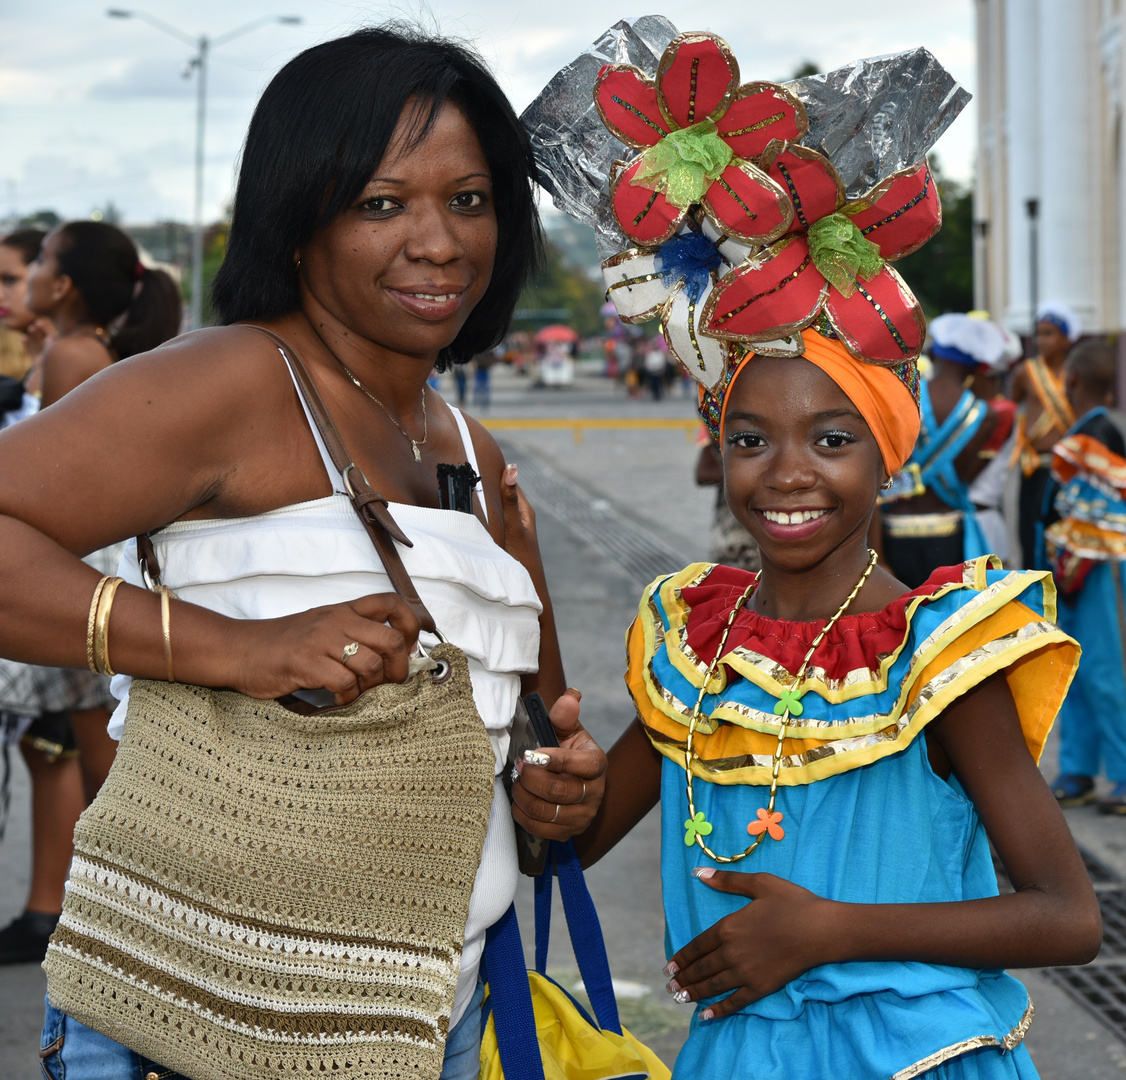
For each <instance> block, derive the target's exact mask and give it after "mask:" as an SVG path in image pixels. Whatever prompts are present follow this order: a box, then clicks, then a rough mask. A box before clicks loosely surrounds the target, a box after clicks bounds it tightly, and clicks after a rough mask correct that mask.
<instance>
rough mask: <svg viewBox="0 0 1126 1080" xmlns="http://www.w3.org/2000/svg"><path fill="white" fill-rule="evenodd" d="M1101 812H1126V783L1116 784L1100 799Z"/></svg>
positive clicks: (1099, 808) (1099, 807)
mask: <svg viewBox="0 0 1126 1080" xmlns="http://www.w3.org/2000/svg"><path fill="white" fill-rule="evenodd" d="M1098 810H1099V813H1100V814H1126V783H1119V784H1115V785H1114V787H1113V788H1111V790H1110V791H1109V792H1107V794H1105V795H1104V796H1103V797H1102V798H1101V799H1099V801H1098Z"/></svg>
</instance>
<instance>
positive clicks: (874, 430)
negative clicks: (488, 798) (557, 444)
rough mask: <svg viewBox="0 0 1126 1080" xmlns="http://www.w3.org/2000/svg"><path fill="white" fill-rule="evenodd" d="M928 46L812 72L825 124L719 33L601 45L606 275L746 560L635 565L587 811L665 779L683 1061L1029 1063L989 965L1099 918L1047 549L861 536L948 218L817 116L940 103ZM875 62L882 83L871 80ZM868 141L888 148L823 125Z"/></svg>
mask: <svg viewBox="0 0 1126 1080" xmlns="http://www.w3.org/2000/svg"><path fill="white" fill-rule="evenodd" d="M624 26H626V24H618V26H617V27H616V28H615V30H616V31H619V32H623V31H622V29H621V28H622V27H624ZM600 44H604V43H600ZM602 51H603V53H605V52H610V51H612V50H610V49H607V48H604V49H603V50H602ZM911 63H912V62H911V60H910V54H904V56H901V57H898V58H880V59H878V60H876V61H872V62H864V61H861V62H859V63H857V64H855V65H849V67H848V69H847V72H836V73H832V74H830V75H828V76H819V77H817V79H816V80H814V83H815V85H813V86H812V87H810V88H808V93H809V95H810V100H811V101H814V100H815V103H816V105H817V114H816V116H817V119H816V123H817V124H820V125H821V127H819V128H815V127H813V126H811V123H812V122H811V120H810V117H813V116H814V110H813V109H812V108H810V109H809V110H808V111H807V109H806V108H805V104H804V103H803V102H802V101H801V100H799V99H798V97H797V95H796V92H795V91H794V90H793V89H791V88H790V87H781V86H775V85H772V84H763V83H750V84H745V85H742V86H740V85H739V74H738V68H737V67H736V65H735V62H734V59H733V57H732V55H731V50H730V48H729V47H728V46H727V45H726V43H724V42H722V41H721V40H720V39H718V38H715V37H714V36H713V35H711V34H705V33H692V34H681V35H679V36H677V37H675V38H673V40H672V42H671V43H670V44H669V45H668V47H667V48H666V50H665V52H664V55H663V56H662V57H661V58H660V61H659V63H657V64H655V65H654V70H655V72H656V74H655V76H654V77H653V78H652V79H650V78H648V77H643V76H642V75H641V74H640V73H639V71H638V69H637V68H636V67H627V66H625V65H611V66H610V67H607V68H603V69H602V70H601V71H600V72H599V74H598V76H597V80H596V83H595V91H594V97H595V102H596V104H597V108H598V110H599V114H600V115H601V117H602V119H603V120H604V122H605V123H606V126H607V127H608V128H609V130H610V131H611V132H612V133H613V134H614V135H615V136H616V137H617V138H618V139H619V140H620V141H621V142H624V143H626V144H627V145H630V146H632V147H634V148H635V149H637V150H639V151H640V154H639V156H638V157H637V158H634V159H633V160H626V161H624V162H622V163H621V165H620V166H616V167H615V169H614V170H612V172H613V178H612V180H611V186H610V193H609V194H610V197H609V202H610V205H611V207H612V209H613V211H614V217H615V223H616V225H617V226H618V227H619V228H620V230H621V231H622V233H623V234H624V236H625V238H626V240H627V242H628V244H629V245H632V246H628V247H627V249H626V250H625V251H623V252H621V254H619V255H617V256H614V257H612V258H611V259H609V260H607V262H605V263H604V270H605V273H606V278H607V282H608V284H609V293H610V296H611V298H613V299H614V300H615V303H616V304H617V307H618V311H619V312H620V313H623V317H625V318H630V319H634V320H635V321H640V320H642V319H645V318H651V317H652V316H653V314H654V312H658V313H659V314H660V315H661V317H662V319H663V321H664V324H665V335H666V338H667V339H668V340H669V342H670V347H671V348H672V349H673V351H674V352H675V353H676V355H677V357H678V359H679V360H680V361H681V363H682V364H683V365H684V367H685V369H686V370H688V371H689V372H690V373H692V374H694V375H695V377H696V378H697V379H698V380H699V381H700V383H701V384H702V386H703V388H704V391H705V392H704V394H703V397H702V407H701V412H702V414H703V415H704V419H705V422H706V423H707V424H708V426H709V429H710V430H711V432H712V434H713V437H715V438H716V440H717V442H718V444H719V446H720V449H721V451H722V455H723V479H724V485H725V489H726V494H727V500H728V503H729V505H730V507H731V510H732V512H733V513H734V514H735V516H736V518H737V519H738V520H739V522H740V523H741V524H742V526H743V527H744V528H745V529H746V530H747V531H748V532H749V533H750V534H751V536H752V537H753V538H754V540H755V542H756V543H757V544H758V546H759V549H760V552H761V558H762V570H761V572H760V573H758V574H752V573H749V572H747V571H742V570H736V569H734V568H731V567H725V566H715V565H711V564H704V563H699V564H695V565H692V566H689V567H687V568H685V569H684V570H682V571H680V572H679V573H675V574H671V575H669V576H667V577H662V578H659V579H658V580H656V581H655V582H653V583H652V584H651V585H650V586H649V587H648V588H647V589H646V590H645V593H644V595H643V596H642V599H641V604H640V607H639V611H638V616H637V619H636V620H635V622H634V624H633V626H632V627H631V628H630V631H629V634H628V637H627V647H628V671H627V675H626V679H627V683H628V685H629V689H630V692H631V694H632V697H633V700H634V704H635V705H636V707H637V719H636V721H635V722H634V723H633V724H632V725H631V726H630V728H629V729H628V730H627V731H626V733H625V734H624V735H623V736H622V738H621V739H620V740H619V742H618V743H617V745H616V746H615V747H614V748H613V750H612V751H611V752H610V755H609V762H610V763H609V768H608V772H607V779H606V792H605V799H604V801H603V803H602V805H601V808H600V812H599V814H598V816H597V818H596V819H595V822H594V824H593V826H592V827H591V828H590V829H589V830H588V831H587V832H586V833H585V834H584V835H583V836H581V837H580V838H579V839H578V840H577V845H578V847H579V850H580V854H581V855H582V857H583V858H584V861H585V862H587V863H590V862H593V861H595V860H596V859H598V858H600V857H601V856H602V855H603V854H605V853H606V852H607V851H608V850H609V849H610V848H611V847H612V846H613V845H614V843H615V842H616V841H617V840H618V839H619V838H620V837H621V836H622V835H623V834H624V833H625V832H626V831H627V830H628V829H629V828H630V827H632V825H633V824H635V823H636V822H637V821H639V820H640V819H641V817H642V816H644V814H645V813H646V812H647V811H648V810H649V809H650V808H651V807H652V806H654V805H655V804H656V803H657V802H658V800H659V801H660V803H661V810H662V851H661V866H662V887H663V894H664V906H665V918H666V927H667V939H668V940H667V951H668V957H669V961H668V965H667V968H666V974H667V975H668V977H669V983H668V990H669V992H670V993H672V994H674V995H675V997H676V999H677V1000H678V1001H681V1002H684V1003H692V1004H693V1005H695V1007H696V1012H695V1015H694V1017H693V1020H692V1026H691V1030H690V1034H689V1037H688V1040H687V1042H686V1043H685V1045H684V1048H683V1050H682V1052H681V1054H680V1057H679V1058H678V1060H677V1063H676V1068H675V1072H674V1077H675V1078H683V1080H696V1078H700V1077H705V1076H706V1077H708V1078H710V1080H726V1078H728V1077H736V1076H737V1077H740V1078H754V1080H767V1078H769V1080H783V1078H784V1080H791V1078H794V1077H801V1078H807V1077H808V1078H812V1077H818V1078H820V1077H828V1076H834V1077H838V1076H839V1077H848V1078H857V1080H887V1078H889V1077H890V1078H896V1080H905V1078H908V1077H920V1076H927V1077H943V1078H954V1077H958V1078H983V1080H984V1078H990V1080H992V1078H1001V1077H1010V1078H1011V1077H1020V1078H1028V1077H1033V1076H1035V1075H1036V1073H1035V1070H1034V1068H1033V1066H1032V1063H1031V1061H1030V1059H1029V1057H1028V1054H1027V1052H1026V1051H1025V1050H1024V1049H1023V1047H1022V1046H1021V1040H1022V1039H1023V1036H1024V1034H1025V1031H1026V1030H1027V1028H1028V1025H1029V1023H1030V1022H1031V1019H1032V1006H1031V1004H1030V1002H1029V1000H1028V995H1027V993H1026V991H1025V989H1024V987H1023V986H1022V985H1021V984H1020V983H1019V982H1017V981H1016V980H1015V979H1013V978H1011V977H1010V976H1008V975H1006V974H1005V973H1004V970H1003V969H1005V968H1008V967H1022V966H1040V965H1055V964H1077V963H1084V962H1086V961H1087V960H1090V959H1091V958H1092V957H1093V956H1094V955H1095V953H1096V952H1097V951H1098V948H1099V944H1100V938H1101V923H1100V916H1099V908H1098V904H1097V903H1096V900H1095V897H1094V894H1093V891H1092V889H1091V886H1090V883H1089V882H1088V880H1087V875H1086V873H1085V871H1084V868H1083V864H1082V862H1081V860H1080V858H1079V855H1078V853H1077V851H1076V848H1075V845H1074V844H1073V842H1072V840H1071V836H1070V834H1069V832H1068V829H1067V826H1066V825H1065V823H1064V821H1063V818H1062V816H1061V814H1060V811H1059V809H1058V807H1057V805H1056V802H1055V800H1054V799H1053V797H1052V794H1051V792H1050V791H1049V790H1048V787H1047V785H1046V784H1045V783H1044V781H1043V779H1042V778H1041V776H1040V774H1039V772H1038V770H1037V768H1036V761H1037V759H1038V757H1039V755H1040V751H1041V749H1042V747H1043V743H1044V739H1045V738H1046V736H1047V733H1048V730H1049V728H1050V727H1051V724H1052V722H1053V720H1054V718H1055V715H1056V711H1057V709H1058V708H1059V705H1060V702H1061V700H1062V699H1063V697H1064V695H1065V693H1066V691H1067V688H1068V685H1069V683H1070V681H1071V678H1072V676H1073V674H1074V672H1075V668H1076V664H1077V660H1078V649H1077V646H1076V644H1075V642H1074V641H1072V640H1071V639H1070V638H1069V637H1067V635H1066V634H1064V633H1063V632H1062V631H1061V630H1059V628H1058V627H1056V626H1055V625H1054V618H1055V595H1054V590H1053V587H1052V582H1051V578H1050V576H1049V575H1047V574H1043V573H1019V572H1018V573H1005V572H1003V571H1001V570H1000V569H999V566H1000V564H999V563H998V562H997V561H996V560H993V559H991V557H989V556H983V557H982V558H979V559H974V560H970V561H967V562H965V563H964V564H962V565H958V566H952V567H947V568H944V569H940V570H938V571H936V572H935V573H934V574H932V575H931V577H930V578H929V580H927V581H926V582H925V583H924V584H923V585H921V587H919V588H917V589H915V590H909V589H908V588H907V587H906V586H905V585H903V584H902V583H901V582H899V581H897V580H896V579H895V578H894V577H892V576H891V575H890V574H889V573H887V572H886V571H885V570H883V569H882V568H880V567H878V566H877V565H876V557H875V554H874V553H873V552H871V551H870V550H869V548H868V531H869V526H870V523H871V520H872V516H873V511H874V509H875V506H876V499H877V495H878V494H879V492H880V489H881V487H882V485H884V484H885V483H886V482H887V481H888V479H889V478H890V477H892V476H893V475H894V474H895V473H896V472H897V470H899V469H900V468H902V467H903V464H904V462H905V461H906V460H907V459H908V457H909V456H910V454H911V452H912V449H913V447H914V445H915V441H916V438H917V436H918V434H919V405H918V402H919V393H918V390H919V387H918V373H917V370H916V367H915V363H914V361H915V359H916V357H917V356H918V354H919V351H920V350H921V347H922V344H923V337H924V323H923V319H922V314H921V311H920V309H919V306H918V303H917V302H916V301H915V298H914V297H913V296H912V295H911V293H910V291H909V290H908V289H907V287H906V285H905V284H904V283H903V281H902V279H901V278H899V277H898V275H896V274H895V272H894V271H893V270H892V269H891V268H890V267H888V266H887V265H886V263H887V262H889V261H891V260H893V259H895V258H898V257H900V256H902V255H904V254H906V253H908V252H909V251H914V250H917V249H918V248H919V247H921V246H922V244H924V243H925V242H926V241H927V240H928V239H929V237H930V236H931V235H933V233H934V232H935V231H936V230H937V228H938V226H939V223H940V220H941V215H940V211H939V207H938V201H937V196H936V194H935V187H934V182H933V178H932V177H931V175H930V173H929V171H928V170H927V166H926V163H925V161H924V160H922V154H923V153H924V152H925V150H926V145H920V144H912V143H911V142H910V138H911V136H910V133H908V132H904V131H902V130H900V129H896V130H892V131H889V130H883V131H881V132H876V131H875V129H874V127H873V129H872V131H870V132H868V131H866V129H865V128H864V127H863V126H861V127H860V128H859V129H857V128H851V129H849V130H848V131H844V130H841V131H838V132H836V133H834V132H833V131H832V130H827V129H826V128H825V126H824V125H825V124H827V123H828V124H830V126H831V123H832V121H831V120H828V121H827V120H826V119H825V117H826V116H833V115H839V116H843V117H846V118H847V117H848V116H850V115H851V116H867V115H871V110H872V108H874V106H875V105H876V104H877V103H878V104H879V108H880V109H881V110H883V111H884V113H885V114H886V113H888V110H889V108H890V106H889V105H888V104H887V102H888V101H889V100H892V99H895V97H896V95H897V94H902V95H903V96H902V97H900V99H899V100H898V101H894V100H892V103H893V104H895V105H896V107H897V109H906V108H907V107H908V106H911V107H912V108H915V107H916V106H918V109H919V113H918V115H917V116H916V119H919V120H923V119H924V118H925V116H926V114H927V113H928V110H929V109H930V108H931V105H930V104H928V103H927V102H928V100H929V101H930V102H932V103H933V102H936V101H937V102H941V101H949V100H951V98H952V97H953V96H956V94H955V91H956V89H957V88H956V87H954V88H951V86H950V84H949V83H948V82H945V81H944V80H945V79H948V77H946V76H945V73H943V72H941V69H938V71H935V70H933V69H932V70H930V71H929V72H926V73H924V74H923V75H922V76H919V77H916V76H918V71H917V70H916V69H912V68H911V67H910V65H911ZM869 64H870V65H871V66H869ZM897 65H900V66H901V67H903V70H897ZM577 67H578V65H576V68H574V69H573V68H569V69H568V71H571V70H575V69H577ZM876 74H878V75H879V78H876V77H875V75H876ZM846 75H847V77H846ZM908 76H910V77H908ZM877 84H878V85H879V86H880V87H884V88H886V87H895V88H897V89H895V90H891V91H889V90H886V89H883V90H880V91H879V93H880V95H881V96H880V97H879V100H878V102H877V101H875V100H868V99H866V98H865V97H864V95H865V94H867V93H869V91H867V90H866V89H865V88H866V87H870V86H873V85H877ZM798 89H799V90H800V89H801V88H800V86H799V88H798ZM834 95H835V97H834ZM915 95H918V96H917V98H916V97H915ZM535 109H536V106H533V109H532V110H531V111H532V112H533V113H534V112H535ZM526 115H527V114H526ZM556 119H557V120H560V118H558V117H557V118H556ZM939 119H940V118H934V117H931V120H932V121H933V123H932V124H931V126H930V128H929V130H930V132H931V134H932V135H934V133H935V132H936V131H941V129H942V126H944V125H943V124H942V123H940V122H939ZM947 122H948V121H947ZM844 123H845V122H844V121H842V124H844ZM562 126H563V123H562V122H560V123H557V128H559V127H562ZM845 126H847V124H845ZM921 126H922V127H927V124H926V123H924V124H922V125H921ZM897 131H898V134H897V133H896V132H897ZM877 135H879V139H880V140H883V139H885V137H886V139H889V140H891V141H892V142H896V143H897V145H896V146H895V153H894V154H890V155H887V156H885V155H884V149H886V148H884V147H883V143H882V142H881V144H880V147H877V146H876V139H877ZM838 136H839V138H838ZM935 137H937V136H936V135H935ZM854 138H855V139H862V138H869V139H870V140H871V141H872V145H871V147H870V148H869V149H870V150H871V156H867V155H866V153H854V152H850V153H848V154H845V153H838V150H839V148H840V147H841V146H842V145H844V144H846V143H847V142H848V140H849V139H854ZM585 146H586V144H585V143H584V148H585ZM855 149H856V148H855V147H854V150H855ZM860 149H861V150H863V149H864V148H863V147H861V148H860ZM834 154H836V157H833V156H832V155H834ZM858 161H862V162H864V163H866V164H864V165H863V168H862V169H861V172H859V173H857V172H850V171H848V170H849V169H854V168H856V167H857V162H858ZM889 161H890V162H891V163H890V164H889ZM904 162H914V163H915V164H913V165H910V167H909V168H907V169H903V168H902V165H903V163H904ZM713 163H714V164H713ZM869 164H872V167H873V168H874V169H875V170H876V174H875V176H874V177H873V176H872V175H871V174H870V173H869V172H867V171H865V170H867V169H868V168H869ZM838 166H839V168H838ZM709 170H711V171H709ZM751 181H753V183H752V182H751ZM873 181H874V186H872V187H871V188H869V189H868V190H867V192H866V193H865V194H862V196H860V197H857V195H855V194H852V195H851V196H850V195H849V194H848V193H853V192H857V191H859V192H862V193H863V192H865V188H866V185H867V184H872V183H873ZM729 192H736V193H737V194H738V198H737V199H733V198H731V197H729V195H728V193H729ZM850 197H851V199H852V201H851V202H848V201H846V199H848V198H850ZM771 200H776V201H775V202H772V201H771ZM779 206H780V207H781V209H777V207H779ZM752 211H753V213H752ZM771 215H774V216H773V217H772V216H771ZM709 243H710V244H712V245H713V246H714V251H713V250H709V247H708V245H709ZM724 263H727V264H728V265H730V266H731V267H732V268H731V269H730V270H729V271H728V272H726V273H725V272H724V267H723V264H724ZM740 343H749V344H740ZM989 840H992V842H993V845H994V847H995V848H996V850H997V853H998V855H999V856H1000V858H1001V861H1002V863H1003V864H1004V867H1005V870H1006V872H1007V874H1008V876H1009V878H1010V880H1011V881H1012V884H1013V889H1014V891H1013V892H1012V893H1011V894H1008V895H1005V896H999V895H998V889H997V880H996V876H995V872H994V869H993V865H992V861H991V858H990V852H989Z"/></svg>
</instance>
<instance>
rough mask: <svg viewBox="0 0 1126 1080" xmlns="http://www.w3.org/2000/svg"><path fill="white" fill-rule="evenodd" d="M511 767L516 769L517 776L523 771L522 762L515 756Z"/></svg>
mask: <svg viewBox="0 0 1126 1080" xmlns="http://www.w3.org/2000/svg"><path fill="white" fill-rule="evenodd" d="M512 768H513V769H515V770H516V775H517V776H519V775H520V774H521V773H522V772H523V771H524V762H523V761H521V760H520V759H519V758H517V759H516V762H515V764H514V765H513V766H512Z"/></svg>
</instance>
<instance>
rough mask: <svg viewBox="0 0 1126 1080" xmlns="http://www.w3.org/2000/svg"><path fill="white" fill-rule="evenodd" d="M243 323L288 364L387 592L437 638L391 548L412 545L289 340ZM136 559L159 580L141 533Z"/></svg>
mask: <svg viewBox="0 0 1126 1080" xmlns="http://www.w3.org/2000/svg"><path fill="white" fill-rule="evenodd" d="M244 325H246V327H247V329H248V330H256V331H258V333H260V334H265V335H266V337H268V338H270V340H271V341H273V342H274V344H275V345H276V346H277V347H278V349H279V350H280V351H281V354H282V355H283V356H284V357H285V359H286V360H287V361H288V362H289V365H290V368H291V370H292V371H293V374H294V377H295V381H296V383H297V388H298V390H299V391H300V392H301V396H302V397H303V398H304V399H305V404H306V405H307V406H308V408H309V415H310V416H312V418H313V422H314V423H315V424H316V425H317V430H318V431H319V432H320V433H321V438H322V439H323V440H324V444H325V449H327V450H328V454H329V457H331V458H332V462H333V464H334V465H335V466H336V467H337V469H339V470H340V475H341V477H342V478H343V480H344V488H345V490H346V491H347V492H348V497H349V498H350V499H351V500H352V506H353V508H354V509H355V511H356V513H357V514H358V515H359V517H360V520H361V521H362V522H363V523H364V528H366V529H367V531H368V535H369V536H370V537H371V540H372V543H373V544H375V550H376V552H377V553H378V554H379V558H380V560H381V561H382V563H383V568H384V570H386V572H387V577H388V578H389V579H390V581H391V586H392V588H394V590H395V592H397V593H398V594H399V595H400V596H401V597H402V598H403V600H404V602H405V603H406V605H407V607H409V608H410V609H411V610H412V611H413V612H414V613H415V615H417V616H418V621H419V623H420V624H421V626H422V629H423V630H426V631H429V632H430V633H431V634H437V628H436V626H435V623H434V617H433V616H432V615H431V614H430V612H429V611H427V609H426V605H425V604H424V603H423V602H422V600H421V598H420V597H419V595H418V590H417V589H415V587H414V582H413V581H412V580H411V576H410V574H408V573H407V568H406V567H405V566H404V565H403V560H402V558H400V556H399V552H398V551H397V550H396V548H395V541H396V540H398V541H399V543H400V544H405V545H406V546H407V547H412V546H413V545H412V544H411V541H410V539H409V538H408V537H407V535H406V534H405V533H404V532H403V531H402V529H400V528H399V526H398V525H397V524H396V523H395V519H394V518H393V517H392V516H391V512H390V511H389V510H388V509H387V500H386V499H385V498H384V497H383V496H382V495H380V494H379V493H378V492H377V491H375V490H373V489H372V487H371V485H370V484H369V483H368V480H367V477H366V476H364V474H363V473H362V472H361V471H360V470H359V469H358V468H357V467H356V464H355V462H353V461H352V458H351V456H350V455H349V454H348V451H347V449H345V446H344V440H343V439H341V437H340V432H339V431H337V430H336V425H335V424H334V423H333V422H332V417H331V416H330V415H329V413H328V409H326V408H325V403H324V400H323V399H322V398H321V395H320V392H319V391H318V390H317V387H316V384H315V383H314V382H313V380H312V379H311V378H310V377H309V372H308V371H306V370H305V365H304V364H303V363H302V362H301V358H300V357H299V356H298V355H297V353H296V352H295V351H294V350H293V348H292V347H291V346H290V344H289V342H287V341H286V340H285V339H284V338H281V337H279V336H278V335H277V334H275V333H274V332H273V331H272V330H267V329H266V327H264V326H255V325H253V324H250V323H247V324H244ZM137 557H138V560H139V561H140V563H141V571H142V573H143V574H144V575H145V577H146V579H147V580H149V581H150V582H159V580H160V565H159V563H158V562H157V559H156V552H155V551H154V549H153V545H152V541H151V540H150V539H149V537H148V536H146V535H141V536H138V537H137ZM438 636H439V637H440V636H441V635H438Z"/></svg>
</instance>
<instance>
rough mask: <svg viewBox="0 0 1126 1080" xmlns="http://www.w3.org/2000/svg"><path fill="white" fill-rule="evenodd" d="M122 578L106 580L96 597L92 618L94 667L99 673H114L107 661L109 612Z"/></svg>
mask: <svg viewBox="0 0 1126 1080" xmlns="http://www.w3.org/2000/svg"><path fill="white" fill-rule="evenodd" d="M123 580H124V579H122V578H119V577H115V578H110V579H109V581H107V582H106V586H105V588H104V589H103V590H102V595H101V596H100V597H99V598H98V614H97V616H96V617H95V619H94V667H95V669H96V670H97V672H98V674H99V675H116V674H117V672H115V671H114V670H113V668H112V667H110V663H109V613H110V611H112V610H113V597H114V593H116V592H117V589H118V587H119V586H120V585H121V584H122V582H123Z"/></svg>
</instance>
